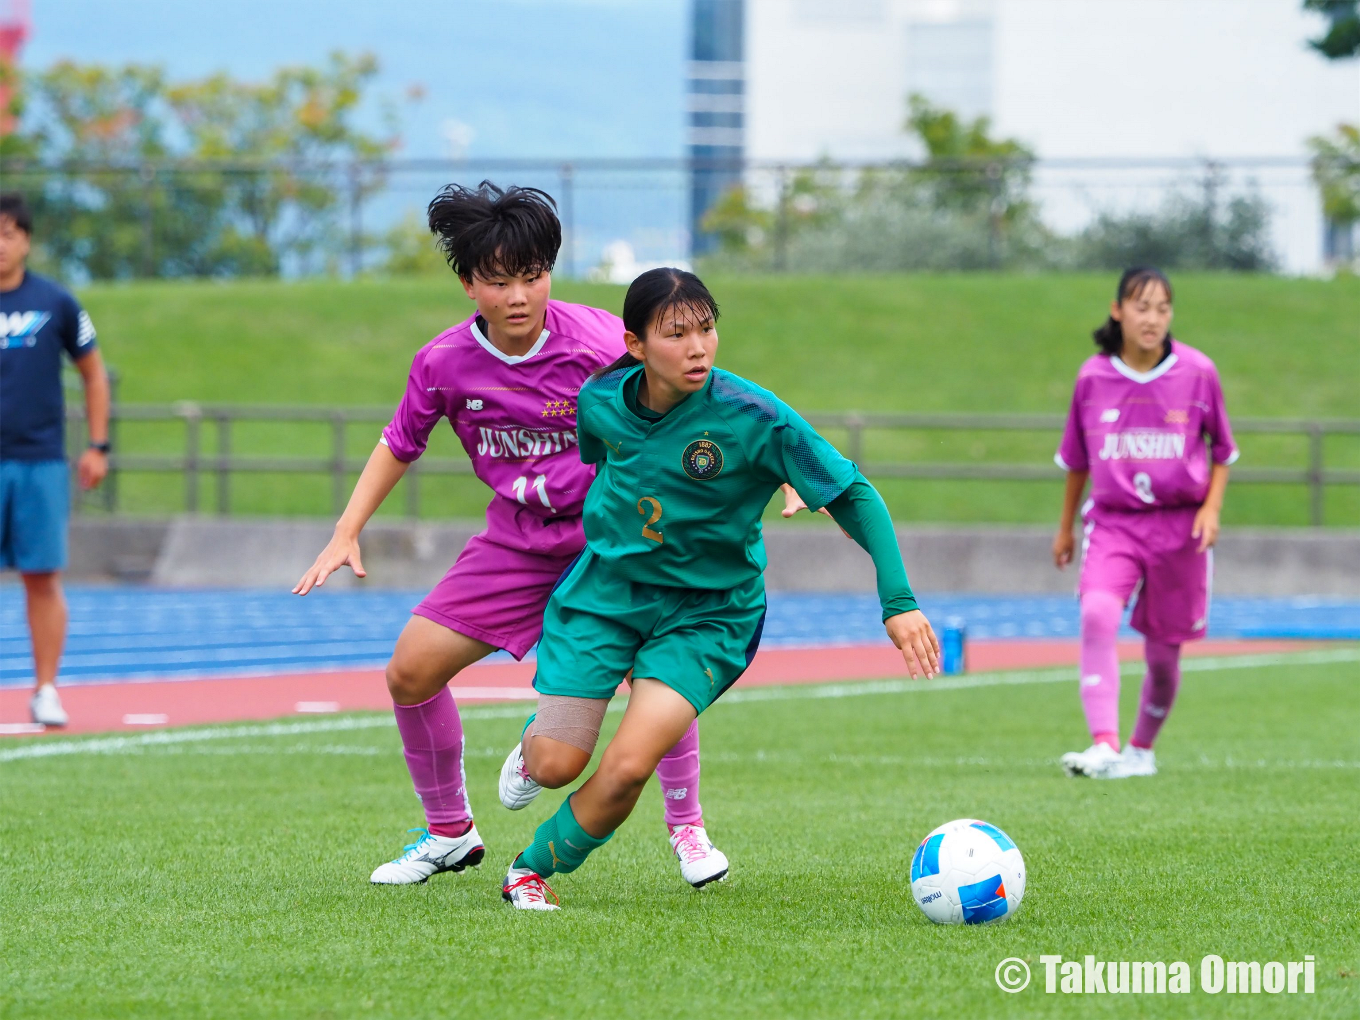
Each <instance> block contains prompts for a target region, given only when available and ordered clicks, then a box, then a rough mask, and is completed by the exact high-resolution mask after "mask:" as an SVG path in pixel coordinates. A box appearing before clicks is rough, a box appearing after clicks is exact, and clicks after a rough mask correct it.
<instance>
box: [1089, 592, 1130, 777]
mask: <svg viewBox="0 0 1360 1020" xmlns="http://www.w3.org/2000/svg"><path fill="white" fill-rule="evenodd" d="M1123 615H1124V600H1123V599H1121V598H1120V597H1119V596H1118V595H1115V594H1114V593H1113V592H1108V591H1088V592H1087V593H1086V594H1085V595H1083V596H1082V597H1081V707H1082V708H1083V709H1084V710H1085V712H1086V725H1087V727H1088V728H1089V729H1090V730H1091V738H1092V741H1093V742H1094V743H1097V744H1100V743H1105V744H1109V745H1110V747H1112V748H1114V749H1115V750H1116V751H1118V750H1119V652H1118V649H1117V647H1116V645H1115V639H1116V638H1117V637H1118V635H1119V621H1120V619H1121V618H1122V617H1123Z"/></svg>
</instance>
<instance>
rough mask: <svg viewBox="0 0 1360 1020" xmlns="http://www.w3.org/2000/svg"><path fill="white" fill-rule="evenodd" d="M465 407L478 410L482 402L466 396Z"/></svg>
mask: <svg viewBox="0 0 1360 1020" xmlns="http://www.w3.org/2000/svg"><path fill="white" fill-rule="evenodd" d="M467 409H468V410H469V411H480V410H481V409H482V402H481V401H480V400H473V399H472V398H471V397H468V402H467Z"/></svg>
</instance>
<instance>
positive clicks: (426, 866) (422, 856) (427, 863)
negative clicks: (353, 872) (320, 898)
mask: <svg viewBox="0 0 1360 1020" xmlns="http://www.w3.org/2000/svg"><path fill="white" fill-rule="evenodd" d="M406 831H407V832H419V833H423V835H422V836H421V837H420V838H419V839H418V840H416V841H415V842H414V843H411V844H409V845H408V846H406V847H405V850H406V852H405V853H404V854H402V855H401V856H400V857H398V858H397V859H396V860H395V861H388V862H387V863H386V864H382V865H379V866H378V869H377V870H376V871H374V872H373V874H372V876H370V878H369V881H370V882H372V883H373V884H374V885H419V884H420V883H421V882H425V881H428V880H429V878H430V876H431V875H437V874H439V873H440V872H441V871H462V870H463V869H464V868H468V867H473V868H475V867H476V866H477V865H479V864H481V863H482V858H483V857H484V856H486V847H484V846H483V845H482V837H481V836H479V835H477V826H475V825H474V826H473V827H472V828H470V829H468V831H467V832H465V833H463V835H461V836H436V835H435V834H434V833H432V832H430V831H429V830H428V829H408V830H406Z"/></svg>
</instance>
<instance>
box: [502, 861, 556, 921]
mask: <svg viewBox="0 0 1360 1020" xmlns="http://www.w3.org/2000/svg"><path fill="white" fill-rule="evenodd" d="M549 896H551V897H552V900H553V901H552V902H551V903H549V902H548V897H549ZM501 899H503V900H505V902H506V903H508V904H510V905H511V906H512V907H514V908H515V909H516V910H556V909H558V907H557V893H555V892H553V891H552V886H550V885H548V883H547V882H545V881H543V876H542V875H540V874H538V872H536V871H530V870H529V869H528V868H517V867H515V866H514V865H513V864H512V865H510V870H509V871H507V872H506V873H505V884H504V885H503V886H501Z"/></svg>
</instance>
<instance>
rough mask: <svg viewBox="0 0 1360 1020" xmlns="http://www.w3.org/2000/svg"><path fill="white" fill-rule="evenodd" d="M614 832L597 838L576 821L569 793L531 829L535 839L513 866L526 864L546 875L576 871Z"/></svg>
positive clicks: (537, 872) (538, 872)
mask: <svg viewBox="0 0 1360 1020" xmlns="http://www.w3.org/2000/svg"><path fill="white" fill-rule="evenodd" d="M613 836H614V834H613V833H612V832H611V833H610V834H609V835H608V836H605V837H603V838H601V839H597V838H596V837H594V836H592V835H591V834H590V833H588V832H586V830H585V829H583V828H581V826H580V823H578V822H577V821H576V816H575V815H573V814H572V813H571V798H570V797H568V798H567V799H566V800H564V801H563V802H562V806H561V807H560V808H558V809H557V814H555V815H553V816H552V817H551V818H549V819H548V820H547V821H545V822H544V823H543V824H542V825H540V826H539V827H538V831H537V832H535V833H534V841H533V842H532V843H530V844H529V846H528V847H527V848H526V849H525V850H524V852H523V853H522V854H520V855H519V856H518V857H516V858H515V867H517V868H528V869H530V870H531V871H533V872H534V873H535V874H538V875H542V876H543V877H544V878H547V877H548V876H549V875H553V874H557V873H559V872H560V873H562V874H566V873H567V872H569V871H575V870H576V869H577V868H579V867H580V866H581V865H582V864H583V863H585V859H586V858H587V857H589V856H590V852H591V851H592V850H598V849H599V848H600V847H602V846H604V845H605V844H606V843H608V842H609V841H610V839H612V838H613Z"/></svg>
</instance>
